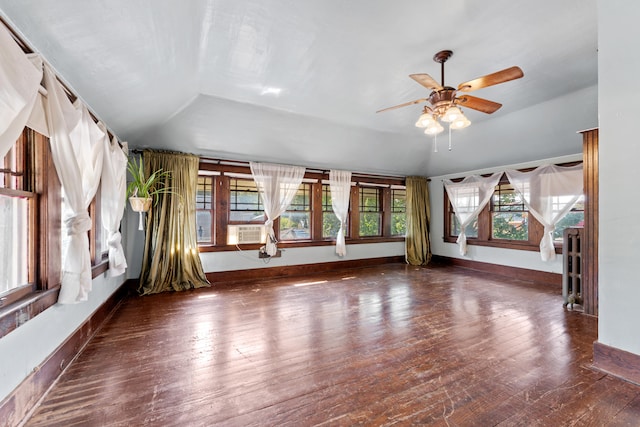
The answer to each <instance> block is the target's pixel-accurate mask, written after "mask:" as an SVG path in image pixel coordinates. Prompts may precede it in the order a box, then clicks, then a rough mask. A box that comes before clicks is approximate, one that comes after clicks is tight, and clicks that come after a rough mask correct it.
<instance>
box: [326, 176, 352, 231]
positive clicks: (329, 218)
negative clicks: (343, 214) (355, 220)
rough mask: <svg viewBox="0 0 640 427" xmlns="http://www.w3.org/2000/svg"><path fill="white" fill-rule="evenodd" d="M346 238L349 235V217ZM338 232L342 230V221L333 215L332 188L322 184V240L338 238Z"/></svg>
mask: <svg viewBox="0 0 640 427" xmlns="http://www.w3.org/2000/svg"><path fill="white" fill-rule="evenodd" d="M345 227H346V229H345V230H344V231H345V234H344V235H345V237H346V236H348V235H349V219H348V215H347V224H346V226H345ZM338 230H340V221H339V220H338V218H337V217H336V215H335V214H334V213H333V206H332V205H331V186H330V185H329V184H322V238H323V239H330V238H336V237H338Z"/></svg>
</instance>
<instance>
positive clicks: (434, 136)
mask: <svg viewBox="0 0 640 427" xmlns="http://www.w3.org/2000/svg"><path fill="white" fill-rule="evenodd" d="M433 152H434V153H437V152H438V135H437V134H435V133H434V134H433Z"/></svg>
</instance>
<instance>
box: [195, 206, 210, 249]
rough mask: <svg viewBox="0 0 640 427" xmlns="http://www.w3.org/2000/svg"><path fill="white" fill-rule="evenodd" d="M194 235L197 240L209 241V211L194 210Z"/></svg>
mask: <svg viewBox="0 0 640 427" xmlns="http://www.w3.org/2000/svg"><path fill="white" fill-rule="evenodd" d="M196 235H197V241H198V242H211V211H210V210H206V211H205V210H197V211H196Z"/></svg>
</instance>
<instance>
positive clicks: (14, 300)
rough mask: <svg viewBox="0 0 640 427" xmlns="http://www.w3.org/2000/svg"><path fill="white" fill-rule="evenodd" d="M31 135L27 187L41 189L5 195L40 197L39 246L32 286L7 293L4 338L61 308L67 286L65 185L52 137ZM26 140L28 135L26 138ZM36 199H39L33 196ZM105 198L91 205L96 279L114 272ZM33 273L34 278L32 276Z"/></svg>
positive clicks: (35, 220)
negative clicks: (106, 242)
mask: <svg viewBox="0 0 640 427" xmlns="http://www.w3.org/2000/svg"><path fill="white" fill-rule="evenodd" d="M27 134H29V138H33V139H34V142H33V144H32V145H31V146H30V147H32V148H33V152H30V150H31V148H29V149H28V150H27V156H30V157H31V156H32V157H33V158H32V164H33V165H35V169H34V170H32V171H31V170H28V171H26V173H25V176H24V180H28V182H27V181H24V182H23V184H24V185H27V186H31V187H32V188H34V190H35V191H33V192H32V191H23V190H12V189H8V188H1V189H0V193H2V194H7V195H12V196H17V197H31V198H33V199H34V201H33V204H34V209H30V211H31V212H33V215H32V218H30V221H32V225H31V226H30V227H29V239H30V240H31V242H33V244H34V245H35V247H34V250H33V251H32V252H33V253H32V254H31V255H30V256H31V257H33V259H32V260H31V261H30V262H32V264H31V265H34V267H35V268H34V269H30V271H29V275H30V277H29V281H30V283H29V284H26V285H23V286H21V287H18V288H16V289H14V290H13V291H12V292H10V293H9V294H7V295H5V296H4V297H3V298H4V300H3V301H2V304H0V338H2V337H3V336H5V335H7V334H8V333H10V332H11V331H13V330H15V329H16V328H18V327H19V326H21V325H22V324H23V323H24V322H25V321H28V320H30V319H32V318H33V317H35V316H36V315H38V314H40V313H42V312H43V311H45V310H46V309H47V308H49V307H51V306H52V305H54V304H56V302H57V301H58V295H59V292H60V283H61V268H62V265H61V256H60V255H61V254H60V248H61V246H60V242H61V215H62V213H61V202H62V197H61V185H60V181H59V179H58V174H57V172H56V170H55V166H54V164H53V159H52V156H51V149H50V147H49V141H48V138H47V137H45V136H44V135H41V134H38V133H37V132H35V131H33V130H31V129H28V128H25V131H24V132H23V134H22V135H27ZM21 138H23V139H24V137H21ZM34 195H35V197H33V196H34ZM99 200H100V198H99V197H96V199H94V202H92V205H91V207H90V216H91V218H92V231H90V234H91V233H93V234H92V236H93V238H92V239H91V240H90V241H91V242H93V243H92V264H93V266H92V269H91V273H92V279H94V278H96V277H98V276H99V275H101V274H103V273H104V272H106V271H107V270H108V269H109V260H108V254H107V253H100V251H97V250H96V248H100V247H101V245H100V239H101V238H104V231H103V228H102V220H101V218H100V205H99ZM32 275H33V277H31V276H32Z"/></svg>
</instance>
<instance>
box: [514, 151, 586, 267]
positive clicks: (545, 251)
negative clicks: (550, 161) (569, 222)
mask: <svg viewBox="0 0 640 427" xmlns="http://www.w3.org/2000/svg"><path fill="white" fill-rule="evenodd" d="M505 173H506V174H507V178H509V182H511V185H513V188H514V189H515V190H516V191H517V192H518V193H519V194H520V195H521V196H522V199H523V201H524V203H525V205H526V206H527V208H528V209H529V212H530V213H531V214H532V215H533V216H534V217H535V218H536V219H537V220H538V221H540V223H541V224H542V225H543V226H544V236H542V240H541V241H540V257H541V258H542V260H543V261H552V260H554V259H555V257H556V251H555V248H554V246H553V232H554V230H555V227H556V224H557V223H558V221H560V220H561V219H562V218H563V217H564V216H565V215H566V214H567V213H568V212H569V211H570V210H571V208H572V207H573V205H575V203H576V202H577V201H578V199H579V198H580V196H582V192H583V179H582V164H579V165H576V166H569V167H563V166H556V165H546V166H540V167H538V168H536V169H534V170H532V171H530V172H520V171H516V170H508V171H505Z"/></svg>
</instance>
